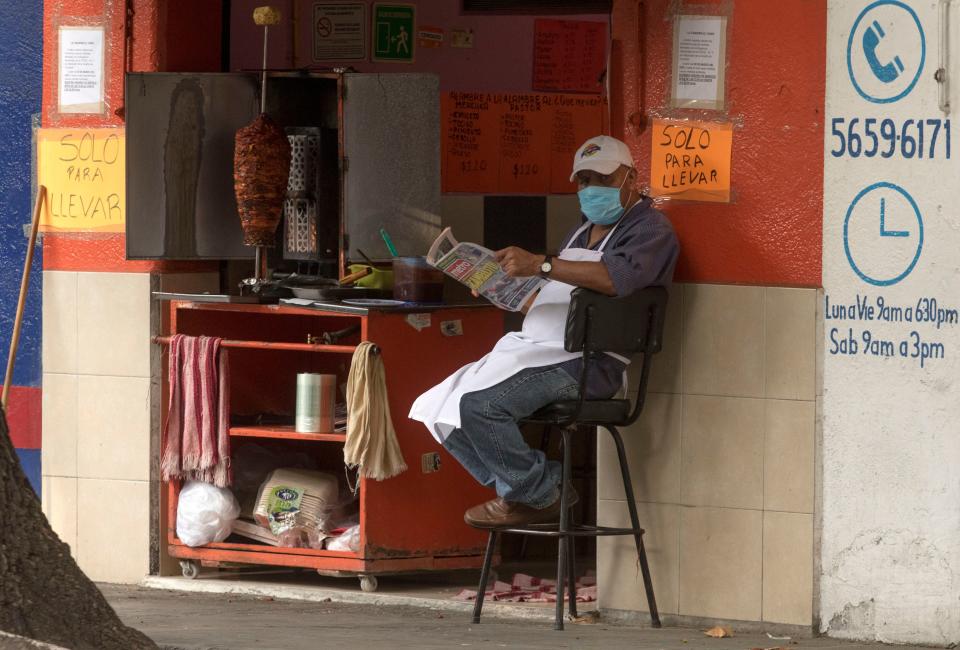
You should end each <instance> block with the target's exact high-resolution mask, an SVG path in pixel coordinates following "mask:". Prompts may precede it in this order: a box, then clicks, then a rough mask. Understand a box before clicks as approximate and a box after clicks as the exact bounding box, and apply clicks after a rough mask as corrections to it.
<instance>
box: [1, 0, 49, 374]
mask: <svg viewBox="0 0 960 650" xmlns="http://www.w3.org/2000/svg"><path fill="white" fill-rule="evenodd" d="M3 9H4V11H3V12H2V14H0V61H4V62H7V63H8V65H6V66H4V68H3V77H2V83H0V86H2V92H0V124H3V141H4V143H3V147H2V149H0V358H2V359H6V358H7V348H8V347H9V342H10V332H11V329H12V325H13V319H14V314H15V312H16V308H17V296H18V294H19V292H20V276H21V273H22V272H23V260H24V256H25V255H26V248H27V239H26V237H24V234H23V226H24V224H29V223H30V219H31V217H32V213H33V190H32V188H31V180H32V179H31V173H30V170H31V165H32V161H33V117H34V115H37V114H39V113H40V98H41V81H42V79H43V60H42V52H43V50H42V47H43V3H42V2H37V1H36V0H6V1H5V2H4V3H3ZM10 62H14V63H12V64H10ZM39 253H40V250H39V247H38V249H37V250H36V251H34V257H33V264H32V267H31V274H30V292H29V295H28V297H27V301H26V309H25V311H24V317H23V325H22V329H21V333H20V346H19V348H18V349H17V365H16V367H15V369H14V374H13V383H14V384H16V385H18V386H39V385H40V379H41V368H40V343H41V341H40V338H41V325H40V319H41V283H42V274H41V268H42V261H41V255H40V254H39Z"/></svg>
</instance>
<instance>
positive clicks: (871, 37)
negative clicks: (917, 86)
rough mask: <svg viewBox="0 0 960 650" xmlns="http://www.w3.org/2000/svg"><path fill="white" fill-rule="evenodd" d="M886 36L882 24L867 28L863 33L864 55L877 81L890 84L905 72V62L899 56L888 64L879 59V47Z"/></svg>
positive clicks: (876, 23)
mask: <svg viewBox="0 0 960 650" xmlns="http://www.w3.org/2000/svg"><path fill="white" fill-rule="evenodd" d="M884 36H886V34H885V33H884V31H883V28H882V27H880V23H878V22H877V21H873V25H871V26H870V27H867V29H866V31H865V32H863V54H864V56H865V57H866V59H867V63H869V64H870V69H871V70H872V71H873V74H874V75H876V77H877V79H879V80H880V81H882V82H883V83H890V82H892V81H894V80H895V79H896V78H897V77H899V76H900V73H901V72H903V62H902V61H901V60H900V57H899V56H895V57H893V61H888V62H887V63H881V62H880V59H879V57H877V46H878V45H880V41H881V40H882V39H883V37H884Z"/></svg>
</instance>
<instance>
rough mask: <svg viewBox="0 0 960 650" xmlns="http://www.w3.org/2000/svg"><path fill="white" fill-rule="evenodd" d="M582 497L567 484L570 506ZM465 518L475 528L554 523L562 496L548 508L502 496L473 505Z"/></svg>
mask: <svg viewBox="0 0 960 650" xmlns="http://www.w3.org/2000/svg"><path fill="white" fill-rule="evenodd" d="M579 499H580V497H579V495H578V494H577V492H576V490H574V489H573V486H572V485H568V486H567V500H568V502H569V507H573V506H574V505H576V503H577V501H579ZM463 520H464V521H465V522H467V524H468V525H470V526H473V527H474V528H516V527H519V526H526V525H528V524H552V523H556V522H558V521H560V497H557V500H556V501H554V502H553V503H551V504H550V505H549V506H547V507H546V508H534V507H533V506H528V505H527V504H525V503H516V502H513V501H504V500H503V499H501V498H500V497H497V498H496V499H491V500H490V501H487V502H485V503H481V504H480V505H476V506H473V507H472V508H470V509H469V510H467V511H466V512H465V513H463Z"/></svg>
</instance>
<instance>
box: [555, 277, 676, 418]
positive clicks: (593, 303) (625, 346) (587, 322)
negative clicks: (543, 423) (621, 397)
mask: <svg viewBox="0 0 960 650" xmlns="http://www.w3.org/2000/svg"><path fill="white" fill-rule="evenodd" d="M666 311H667V290H666V289H664V288H663V287H647V288H646V289H641V290H640V291H636V292H634V293H632V294H630V295H629V296H624V297H622V298H620V297H613V296H605V295H603V294H601V293H597V292H596V291H590V290H589V289H583V288H578V289H574V290H573V292H572V293H571V294H570V311H569V312H568V313H567V328H566V331H565V332H564V342H563V346H564V349H566V350H567V352H583V357H584V362H583V369H582V370H581V372H580V391H579V393H580V395H579V399H578V401H579V404H578V405H577V409H576V412H575V414H574V415H573V416H572V417H571V419H572V420H576V418H577V416H578V415H579V414H580V411H581V409H582V407H583V401H584V399H585V396H586V393H587V376H588V374H589V372H590V366H591V365H592V364H591V363H590V362H591V360H593V359H595V358H596V357H598V356H599V355H601V354H603V353H604V352H613V353H615V354H619V355H622V356H632V355H635V354H638V353H639V354H642V355H643V360H642V362H641V363H642V365H641V368H640V383H639V385H638V386H637V392H636V399H634V401H633V408H631V409H630V414H629V415H628V416H627V418H626V419H625V420H622V421H620V422H611V423H610V424H615V425H618V426H620V425H630V424H633V423H634V422H635V421H636V420H637V418H638V417H639V416H640V413H641V412H642V411H643V407H644V404H645V403H646V398H647V383H648V382H649V380H650V365H651V363H652V361H653V355H654V354H655V353H657V352H659V351H660V348H661V347H662V341H663V322H664V319H665V315H666Z"/></svg>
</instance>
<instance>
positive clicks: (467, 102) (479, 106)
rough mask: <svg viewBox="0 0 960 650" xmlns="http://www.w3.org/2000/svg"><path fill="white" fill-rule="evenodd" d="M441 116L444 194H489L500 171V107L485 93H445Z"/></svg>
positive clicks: (494, 189) (495, 186)
mask: <svg viewBox="0 0 960 650" xmlns="http://www.w3.org/2000/svg"><path fill="white" fill-rule="evenodd" d="M441 111H442V114H443V124H442V127H443V166H442V167H443V169H442V172H441V173H442V178H443V191H444V192H477V193H479V194H491V193H494V192H496V191H497V181H498V174H499V169H500V145H499V142H498V140H497V138H496V134H497V133H498V130H499V128H500V110H499V106H497V105H494V104H493V101H492V96H491V95H489V94H487V93H446V94H444V95H443V97H442V98H441Z"/></svg>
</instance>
